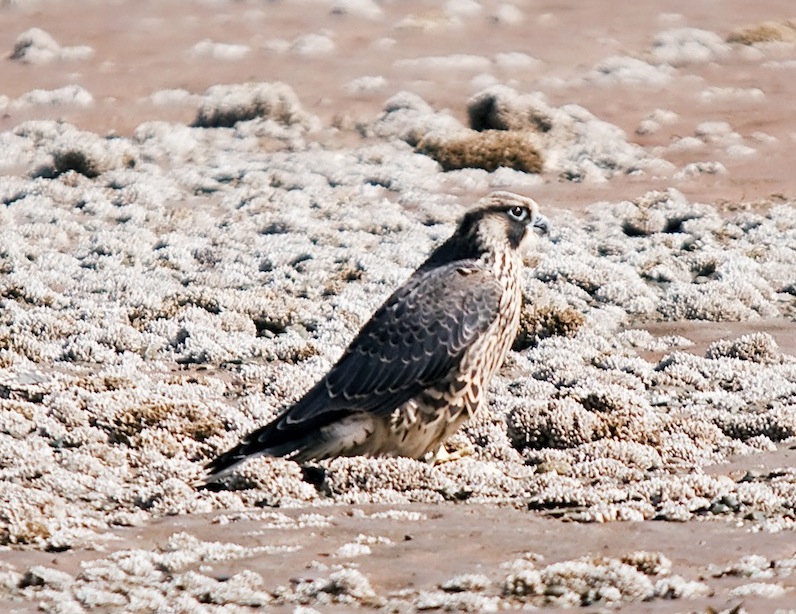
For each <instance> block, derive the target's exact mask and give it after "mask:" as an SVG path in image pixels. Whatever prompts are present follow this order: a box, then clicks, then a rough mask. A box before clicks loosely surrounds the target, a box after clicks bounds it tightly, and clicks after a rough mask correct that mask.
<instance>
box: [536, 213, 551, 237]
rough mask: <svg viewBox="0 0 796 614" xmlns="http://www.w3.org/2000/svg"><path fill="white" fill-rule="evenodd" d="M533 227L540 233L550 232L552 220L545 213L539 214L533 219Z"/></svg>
mask: <svg viewBox="0 0 796 614" xmlns="http://www.w3.org/2000/svg"><path fill="white" fill-rule="evenodd" d="M533 229H534V231H535V232H536V234H538V235H546V234H547V233H549V232H550V222H549V221H548V219H547V218H546V217H545V216H543V215H537V216H535V217H534V220H533Z"/></svg>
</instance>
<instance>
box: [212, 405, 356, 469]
mask: <svg viewBox="0 0 796 614" xmlns="http://www.w3.org/2000/svg"><path fill="white" fill-rule="evenodd" d="M294 408H295V406H294V407H293V408H291V409H290V410H288V412H286V413H284V414H282V415H280V416H278V417H277V418H276V419H274V420H273V421H272V422H269V423H268V424H266V425H265V426H263V427H260V428H259V429H257V430H255V431H252V432H251V433H249V434H248V435H247V436H246V437H244V438H243V440H242V441H241V442H240V443H238V444H237V445H236V446H234V447H232V448H230V449H229V450H227V451H226V452H224V453H223V454H221V455H219V456H217V457H216V458H214V459H213V460H212V461H210V462H209V463H207V465H205V470H206V471H207V472H208V475H207V478H206V482H214V481H216V480H218V479H219V478H221V477H223V476H224V475H226V474H227V473H229V472H230V471H231V470H232V469H234V468H235V467H236V466H237V465H239V464H240V463H242V462H244V461H246V460H247V459H249V458H254V457H256V456H263V455H266V456H283V457H287V458H291V459H293V460H295V461H298V462H304V461H308V460H320V459H321V458H328V457H329V456H334V455H336V454H334V453H332V454H329V442H328V438H329V435H330V433H327V431H328V429H326V428H325V427H328V426H329V425H330V424H332V423H334V422H337V421H339V420H340V419H341V418H343V417H344V416H345V415H347V414H348V412H341V411H334V412H324V413H323V414H320V415H316V416H313V417H312V418H310V419H307V420H302V421H300V422H294V423H289V422H288V421H287V420H286V419H285V418H286V417H287V415H288V414H289V413H290V412H292V410H293V409H294Z"/></svg>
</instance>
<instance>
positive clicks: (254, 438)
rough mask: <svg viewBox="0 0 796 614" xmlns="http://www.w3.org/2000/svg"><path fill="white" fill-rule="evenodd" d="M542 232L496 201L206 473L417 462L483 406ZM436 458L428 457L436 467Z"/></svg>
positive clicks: (516, 202) (518, 207) (534, 214)
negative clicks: (314, 378) (527, 251)
mask: <svg viewBox="0 0 796 614" xmlns="http://www.w3.org/2000/svg"><path fill="white" fill-rule="evenodd" d="M547 231H548V222H547V220H546V219H545V218H544V217H543V216H542V215H540V214H539V206H538V205H537V204H536V202H535V201H533V200H531V199H530V198H526V197H524V196H519V195H517V194H513V193H510V192H494V193H492V194H490V195H488V196H486V197H485V198H483V199H482V200H481V201H479V203H478V204H477V206H476V207H475V208H474V209H472V210H470V211H469V212H467V213H466V214H465V215H464V217H463V218H462V220H461V221H460V223H459V225H458V227H457V229H456V231H455V232H454V233H453V235H452V236H451V237H450V238H449V239H448V240H447V241H445V242H444V243H443V244H442V245H440V246H439V247H437V248H436V249H435V250H434V251H433V252H432V253H431V255H430V256H429V257H428V259H427V260H426V261H425V262H424V263H423V264H422V265H421V266H420V268H418V269H417V271H415V272H414V273H413V274H412V276H411V277H410V278H409V279H408V280H407V281H406V283H404V285H403V286H401V287H400V288H398V289H397V290H396V291H395V292H394V293H393V294H392V296H390V297H389V298H388V299H387V300H386V301H385V302H384V304H383V305H382V306H381V307H379V309H377V310H376V312H375V313H374V314H373V316H372V317H371V318H370V320H369V321H368V322H367V324H365V326H363V327H362V330H360V331H359V334H358V335H357V336H356V338H355V339H354V340H353V341H352V342H351V345H349V346H348V349H346V351H345V352H344V353H343V356H342V357H341V358H340V360H339V361H338V362H337V364H336V365H335V366H334V367H332V369H331V370H330V371H329V372H328V373H327V374H326V375H325V376H324V377H323V378H322V379H321V380H320V381H319V382H318V383H317V384H315V386H313V387H312V388H311V389H310V390H309V391H308V392H307V393H306V394H305V395H304V396H303V397H302V398H301V399H299V400H298V401H297V402H296V403H295V404H294V405H292V406H291V407H289V408H287V409H286V410H284V411H283V412H282V413H281V414H279V415H278V416H277V417H276V418H275V419H274V420H273V421H272V422H270V423H269V424H266V425H265V426H263V427H261V428H259V429H257V430H255V431H254V432H252V433H250V434H249V435H247V436H246V437H245V438H244V439H243V440H242V441H241V442H240V443H239V444H238V445H236V446H235V447H233V448H232V449H231V450H229V451H227V452H225V453H224V454H221V455H220V456H219V457H217V458H216V459H214V460H213V461H211V462H210V463H209V464H208V465H207V469H208V470H209V472H210V477H209V479H210V480H212V479H215V478H216V477H218V476H219V475H220V474H222V473H226V472H227V471H228V470H229V469H231V468H232V467H234V466H235V465H237V464H238V463H240V462H242V461H244V460H245V459H247V458H249V457H252V456H257V455H260V454H267V455H269V456H284V457H288V458H291V459H293V460H296V461H298V462H304V461H309V460H321V459H324V458H332V457H336V456H356V455H363V456H408V457H411V458H423V457H424V456H426V455H427V454H429V453H430V452H433V451H437V450H443V447H442V444H443V442H444V441H445V440H446V439H447V438H448V437H450V436H451V435H452V434H453V433H455V432H456V430H457V429H458V428H459V427H460V426H461V425H462V423H463V422H465V420H467V419H468V418H470V417H471V416H473V414H475V412H476V411H478V409H479V407H480V406H481V405H482V403H483V401H484V397H485V393H486V390H487V387H488V385H489V381H490V379H491V378H492V376H493V375H494V373H495V371H497V369H498V368H499V367H500V365H501V364H502V363H503V360H504V359H505V357H506V354H507V353H508V351H509V348H510V347H511V344H512V342H513V340H514V337H515V335H516V333H517V326H518V324H519V318H520V308H521V293H520V271H521V269H522V253H521V252H522V249H521V248H524V247H525V245H526V244H527V243H529V242H532V241H534V239H535V235H536V234H545V233H547ZM435 458H436V457H435Z"/></svg>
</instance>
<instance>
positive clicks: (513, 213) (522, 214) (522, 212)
mask: <svg viewBox="0 0 796 614" xmlns="http://www.w3.org/2000/svg"><path fill="white" fill-rule="evenodd" d="M509 216H510V217H511V218H512V219H514V220H516V221H518V222H524V221H525V218H526V217H528V210H527V209H526V208H525V207H520V206H519V205H518V206H516V207H512V208H511V209H509Z"/></svg>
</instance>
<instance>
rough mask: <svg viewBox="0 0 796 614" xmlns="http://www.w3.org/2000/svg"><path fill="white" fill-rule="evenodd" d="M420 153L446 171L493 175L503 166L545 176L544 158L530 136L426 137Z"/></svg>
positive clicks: (498, 132)
mask: <svg viewBox="0 0 796 614" xmlns="http://www.w3.org/2000/svg"><path fill="white" fill-rule="evenodd" d="M417 151H419V152H420V153H423V154H425V155H427V156H429V157H431V158H434V160H436V161H437V162H439V164H440V166H442V169H443V170H445V171H453V170H458V169H462V168H482V169H484V170H485V171H488V172H492V171H494V170H497V169H498V168H500V167H501V166H503V167H506V168H511V169H514V170H517V171H522V172H524V173H540V172H542V155H541V153H540V152H539V151H538V150H537V149H536V148H535V147H534V146H533V144H532V143H531V141H530V139H529V138H528V133H526V132H520V131H506V130H485V131H483V132H475V131H470V132H468V133H467V134H466V135H465V136H458V137H453V138H447V139H446V138H443V137H439V136H427V137H426V138H424V139H423V140H421V141H420V143H418V145H417Z"/></svg>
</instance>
